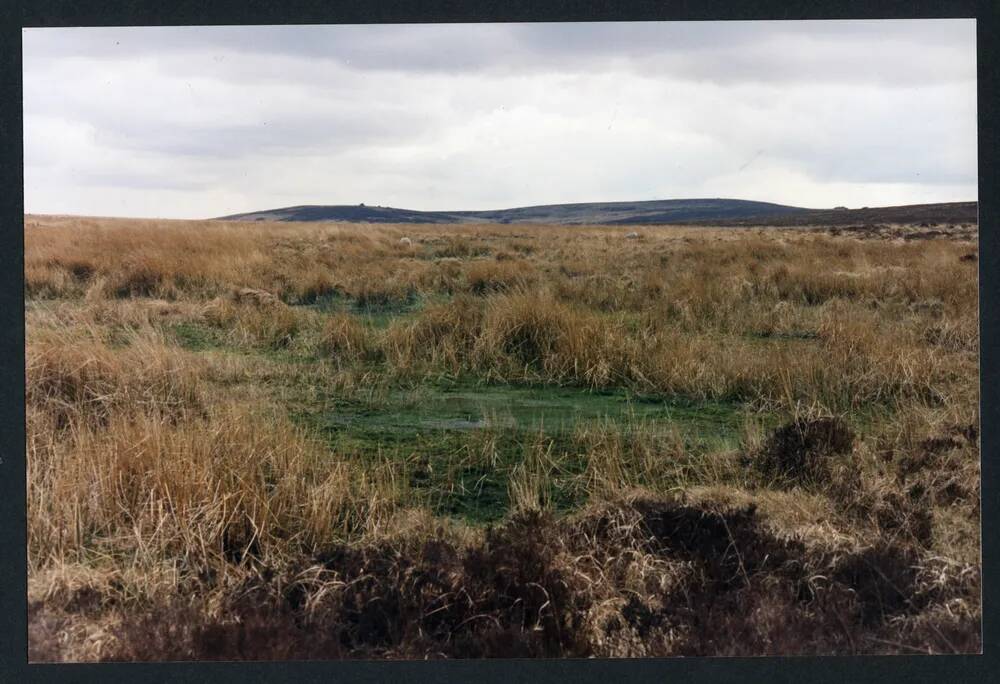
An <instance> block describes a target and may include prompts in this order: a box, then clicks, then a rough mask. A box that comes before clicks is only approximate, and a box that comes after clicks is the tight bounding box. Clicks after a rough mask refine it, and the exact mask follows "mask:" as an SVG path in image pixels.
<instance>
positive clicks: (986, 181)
mask: <svg viewBox="0 0 1000 684" xmlns="http://www.w3.org/2000/svg"><path fill="white" fill-rule="evenodd" d="M0 17H2V26H0V77H2V82H3V84H4V89H5V92H4V96H3V97H2V98H0V153H2V159H3V163H2V164H0V181H2V184H0V187H3V188H5V189H6V191H5V192H3V193H0V211H2V214H0V215H2V218H3V223H2V225H3V226H5V230H3V231H2V232H0V240H2V243H0V316H2V320H0V351H2V359H3V360H2V363H0V430H2V441H0V444H2V445H3V449H2V451H0V521H2V524H0V549H2V552H0V625H2V627H0V682H43V681H60V682H66V681H73V682H91V681H92V682H104V681H132V680H142V681H171V682H195V681H199V682H203V681H213V682H214V681H220V682H230V681H231V682H237V681H240V682H242V681H247V679H248V678H249V679H251V680H253V681H256V680H260V679H267V680H268V681H288V682H314V681H317V682H318V681H321V680H322V681H325V680H329V679H337V680H341V681H360V682H382V681H397V680H399V681H414V682H443V681H465V680H470V679H473V678H474V679H475V680H476V681H478V682H480V683H481V684H486V683H487V682H501V681H504V682H506V681H521V680H530V681H532V682H550V681H551V682H555V681H574V682H586V681H595V682H596V681H603V682H607V681H614V680H620V681H629V682H653V681H657V682H659V681H664V680H666V679H668V678H682V679H683V680H684V681H693V682H740V684H745V682H748V681H751V682H755V681H764V680H766V681H773V682H782V681H789V682H791V681H814V682H843V681H850V682H869V681H870V682H875V681H878V682H887V681H904V680H905V681H907V682H924V681H937V680H940V681H975V680H982V681H986V680H988V679H989V675H990V674H991V673H992V674H993V676H995V673H996V672H997V671H1000V659H998V657H997V653H998V652H1000V649H998V646H1000V641H998V638H1000V634H998V629H997V619H996V618H997V610H996V608H997V605H998V602H1000V593H998V586H1000V584H998V582H997V575H998V571H1000V538H998V536H997V535H996V534H993V533H992V530H994V529H995V528H994V527H993V524H995V523H996V522H997V516H998V512H1000V463H998V462H997V460H996V458H995V457H996V455H997V451H998V438H1000V436H998V431H997V426H998V424H1000V404H998V401H997V387H998V385H1000V365H998V356H997V352H998V350H1000V345H998V341H1000V340H998V329H1000V328H998V323H1000V310H998V307H997V301H996V295H997V293H1000V244H998V238H1000V234H998V232H997V230H998V226H997V217H998V216H1000V198H998V197H997V189H998V187H1000V183H998V181H1000V178H998V175H997V166H996V164H997V154H996V152H997V148H998V142H1000V135H998V129H997V108H998V95H997V93H998V92H1000V47H998V44H997V36H1000V5H998V3H996V2H995V0H992V1H990V0H981V1H979V2H977V1H974V0H939V1H936V2H934V1H929V0H909V1H907V0H884V1H868V2H864V1H861V0H842V1H840V2H836V1H817V0H812V1H806V0H797V1H793V2H782V1H781V0H753V1H750V2H735V1H726V0H701V1H698V0H683V1H678V2H669V1H667V0H664V1H659V2H657V1H653V0H627V1H620V2H613V1H611V0H602V1H589V2H587V1H584V2H541V1H535V2H532V1H529V0H515V1H513V2H504V3H497V2H495V1H494V0H470V1H468V2H465V3H462V4H460V5H459V4H458V3H455V2H450V1H448V0H432V1H430V2H422V3H419V5H418V4H416V3H405V2H402V1H400V0H368V1H367V2H363V3H362V2H346V1H344V0H336V1H333V2H321V1H319V0H289V1H287V2H279V1H277V0H275V1H273V2H267V1H261V0H257V1H252V2H245V1H244V2H240V1H239V0H216V1H215V2H213V3H196V2H191V1H190V0H182V1H178V2H174V3H159V2H151V1H149V0H131V1H124V0H114V1H110V2H109V1H106V0H105V1H101V0H78V1H75V2H74V1H71V0H35V1H31V0H8V2H6V3H4V5H3V7H2V8H0ZM948 17H954V18H973V17H974V18H976V20H977V28H976V35H977V59H978V63H977V64H978V65H977V92H978V124H979V135H978V152H979V175H978V185H979V197H978V201H979V240H980V258H979V277H980V281H979V283H980V284H979V287H980V383H981V384H980V387H981V395H980V421H981V452H980V454H981V462H982V469H981V472H982V492H983V494H982V529H983V530H984V533H983V534H982V571H983V613H982V614H983V642H982V643H983V655H956V656H951V655H941V656H906V655H898V656H834V657H811V656H810V657H805V656H795V657H788V656H782V657H758V658H722V657H700V658H649V659H620V660H614V659H592V660H583V659H563V660H454V661H383V660H367V661H352V660H348V661H319V662H316V661H314V662H297V661H293V662H241V663H206V662H200V663H199V662H190V663H187V662H186V663H111V664H28V662H27V597H26V591H27V577H26V567H27V560H26V552H27V549H26V519H27V516H26V510H25V505H26V503H25V499H26V493H25V426H24V417H25V406H24V381H25V375H24V353H25V349H24V342H25V340H24V232H23V221H24V204H23V189H24V187H23V146H22V137H23V120H22V83H21V80H22V53H21V36H22V29H23V28H26V27H54V26H128V25H174V26H181V25H226V24H229V25H235V24H258V25H266V24H336V23H357V24H370V23H436V22H445V23H466V22H521V21H524V22H539V21H653V20H675V21H677V20H727V19H728V20H750V19H758V20H767V19H770V20H776V19H780V20H798V19H889V18H895V19H918V18H948ZM987 456H989V457H987ZM986 531H989V532H986Z"/></svg>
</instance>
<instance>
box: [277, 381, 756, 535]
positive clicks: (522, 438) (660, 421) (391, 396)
mask: <svg viewBox="0 0 1000 684" xmlns="http://www.w3.org/2000/svg"><path fill="white" fill-rule="evenodd" d="M742 410H743V409H742V406H740V405H738V404H733V403H721V402H710V401H709V402H702V401H695V400H693V399H689V398H685V397H642V396H635V395H630V394H628V393H626V392H624V391H602V392H596V391H588V390H585V389H580V388H566V387H552V386H515V385H476V384H474V383H471V382H469V381H467V380H464V381H448V380H439V381H438V382H437V383H427V384H418V385H415V386H413V387H408V388H400V387H394V388H389V389H386V390H384V391H382V392H372V393H359V394H358V395H356V396H347V397H344V396H332V397H328V398H327V400H326V403H325V405H323V406H313V407H311V408H305V407H303V410H300V411H299V412H298V413H297V418H298V419H299V420H301V421H304V422H306V423H307V424H309V425H310V426H311V427H312V428H313V429H316V430H317V431H319V432H320V433H321V434H323V435H324V436H325V438H326V440H327V441H328V443H329V444H330V446H331V449H332V450H333V451H334V452H336V453H338V454H341V455H345V454H346V455H352V456H353V457H354V458H357V459H359V460H360V461H361V462H363V463H368V462H369V461H372V462H374V461H375V460H381V459H388V460H389V461H392V462H396V463H398V464H400V465H401V467H403V468H404V470H405V471H406V477H407V478H408V483H409V486H410V490H411V491H412V492H414V493H415V494H416V495H417V496H418V497H421V498H422V499H423V501H424V503H426V504H428V505H430V506H431V508H432V509H433V510H435V511H437V512H438V513H440V514H443V515H450V516H456V517H460V518H462V519H464V520H466V521H467V522H471V523H484V522H493V521H496V520H499V519H501V518H503V517H504V516H505V515H506V514H507V513H508V512H509V507H510V502H509V500H508V496H509V495H508V483H509V481H510V479H511V476H512V473H513V471H514V469H515V468H516V467H517V466H519V465H522V464H524V463H525V461H526V458H527V456H526V454H528V453H529V451H531V450H536V451H537V450H539V449H541V450H542V451H544V453H545V454H546V457H545V459H544V463H545V466H544V467H545V470H546V472H545V475H546V477H545V478H544V479H545V482H546V483H547V484H546V488H547V492H546V495H547V496H546V498H547V500H548V501H549V502H550V504H551V506H552V507H553V508H554V509H555V510H557V511H568V510H572V509H575V508H577V507H579V506H580V505H581V504H582V503H583V502H584V501H585V500H586V498H587V491H586V482H585V479H584V478H585V472H586V470H587V464H588V456H587V443H586V440H587V436H588V435H592V434H594V433H595V432H598V433H599V432H601V431H610V432H613V433H616V434H620V435H621V436H622V438H623V439H624V440H625V441H626V442H628V441H629V440H642V439H645V438H647V437H649V436H650V435H656V434H662V433H663V432H665V431H668V430H676V431H677V432H678V433H679V434H680V435H681V436H682V439H683V442H684V445H685V448H686V449H687V450H690V452H691V453H702V454H704V453H709V452H714V451H718V450H725V449H731V448H733V447H734V446H735V445H736V444H738V441H739V438H740V434H741V428H742V420H743V413H742Z"/></svg>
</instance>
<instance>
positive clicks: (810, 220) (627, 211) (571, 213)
mask: <svg viewBox="0 0 1000 684" xmlns="http://www.w3.org/2000/svg"><path fill="white" fill-rule="evenodd" d="M977 212H978V209H977V204H976V202H952V203H948V204H914V205H909V206H901V207H881V208H874V209H870V208H868V207H865V208H863V209H845V208H838V209H805V208H802V207H792V206H787V205H784V204H772V203H770V202H754V201H750V200H735V199H678V200H652V201H644V202H588V203H582V204H547V205H541V206H534V207H517V208H514V209H496V210H489V211H415V210H412V209H396V208H394V207H380V206H369V205H364V204H358V205H353V204H352V205H331V206H323V205H304V206H296V207H284V208H281V209H268V210H266V211H255V212H250V213H246V214H233V215H231V216H222V217H220V218H219V219H217V220H225V221H343V222H352V223H549V224H564V225H581V224H599V225H641V224H663V223H686V224H695V225H698V224H702V225H706V224H713V225H732V226H747V225H772V226H782V225H789V226H791V225H823V226H827V225H850V224H859V223H860V224H870V223H949V222H950V223H975V222H976V221H977Z"/></svg>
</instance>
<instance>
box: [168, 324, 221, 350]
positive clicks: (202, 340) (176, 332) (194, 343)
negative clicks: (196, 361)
mask: <svg viewBox="0 0 1000 684" xmlns="http://www.w3.org/2000/svg"><path fill="white" fill-rule="evenodd" d="M167 331H168V332H169V333H170V334H171V335H172V336H173V338H174V339H175V340H176V341H177V344H179V345H180V346H181V347H182V348H183V349H186V350H188V351H209V350H214V349H219V348H222V347H224V346H225V343H224V341H223V339H222V337H221V335H220V334H219V330H218V329H217V328H213V327H211V326H208V325H204V324H201V323H194V322H190V321H185V322H183V323H175V324H173V325H171V326H169V327H168V328H167Z"/></svg>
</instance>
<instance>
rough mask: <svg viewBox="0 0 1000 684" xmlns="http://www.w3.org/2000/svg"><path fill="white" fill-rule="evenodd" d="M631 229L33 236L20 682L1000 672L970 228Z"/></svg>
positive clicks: (137, 230)
mask: <svg viewBox="0 0 1000 684" xmlns="http://www.w3.org/2000/svg"><path fill="white" fill-rule="evenodd" d="M629 230H630V229H629V228H608V227H597V226H594V227H565V226H513V225H512V226H501V225H484V226H421V227H416V226H395V225H378V226H367V225H336V224H297V225H296V224H286V223H268V222H253V223H249V222H247V223H236V222H228V223H227V222H181V221H143V220H110V219H86V218H66V217H45V216H28V217H26V218H25V243H26V250H25V296H26V325H27V347H26V370H27V387H26V403H27V407H26V408H27V434H28V439H27V464H28V473H29V475H28V482H27V488H28V527H29V549H28V551H29V553H28V555H29V568H28V573H29V613H30V614H29V621H30V625H29V626H30V639H29V640H30V648H31V659H32V660H108V659H112V660H113V659H124V660H134V659H144V660H160V659H215V658H218V659H245V658H266V659H280V658H350V657H390V658H424V657H490V656H496V657H514V656H518V657H520V656H548V657H559V656H604V657H607V656H669V655H756V654H793V653H838V654H851V653H853V654H857V653H949V652H977V651H979V649H980V615H981V608H980V582H981V578H980V558H979V540H980V518H979V511H980V509H979V502H980V489H979V447H978V425H979V412H978V403H979V381H978V350H979V333H978V290H977V261H976V256H975V255H976V243H975V241H974V236H971V237H972V238H973V239H970V235H969V233H968V232H967V231H966V232H961V233H956V234H954V235H951V234H949V233H948V231H946V230H944V231H936V234H935V235H933V236H930V239H906V238H907V236H911V235H917V236H918V237H919V229H918V228H911V227H908V226H895V227H894V230H895V231H896V232H895V233H894V234H893V235H894V236H893V237H879V238H877V239H861V238H862V237H865V236H861V235H856V234H854V233H852V232H850V231H848V232H843V231H841V232H840V234H837V235H831V234H830V232H829V231H823V230H801V229H777V228H771V229H753V228H746V229H744V228H738V229H737V228H730V229H712V228H684V227H644V228H642V229H641V230H640V231H638V237H637V238H635V239H626V238H625V235H626V233H627V232H628V231H629ZM402 238H407V239H406V240H403V239H402ZM970 255H971V257H970Z"/></svg>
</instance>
